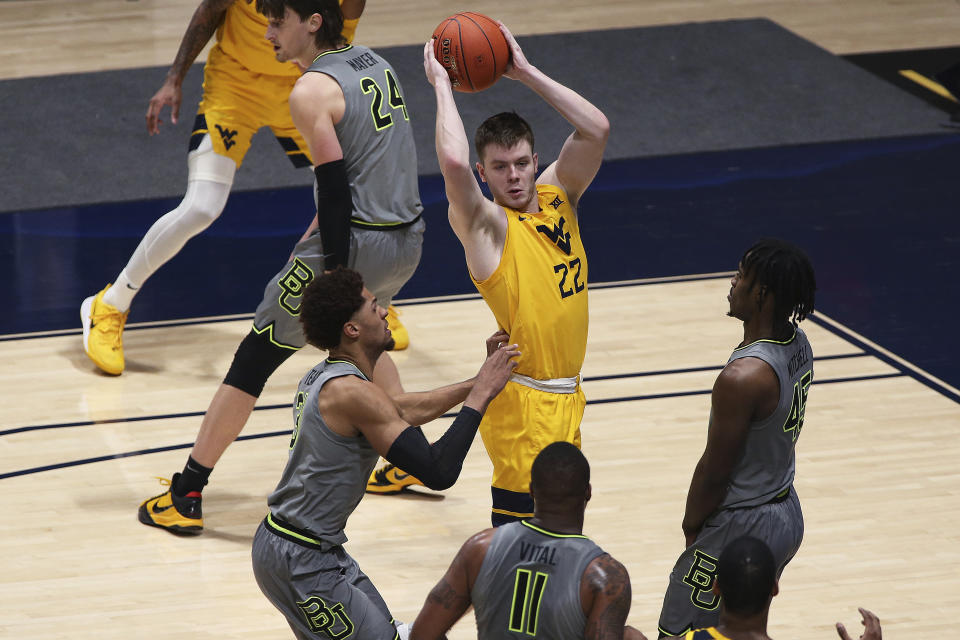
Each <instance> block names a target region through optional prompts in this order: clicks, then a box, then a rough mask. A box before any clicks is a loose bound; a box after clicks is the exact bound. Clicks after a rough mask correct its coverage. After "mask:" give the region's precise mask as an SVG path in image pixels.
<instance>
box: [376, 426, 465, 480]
mask: <svg viewBox="0 0 960 640" xmlns="http://www.w3.org/2000/svg"><path fill="white" fill-rule="evenodd" d="M480 418H481V416H480V414H479V413H478V412H477V411H475V410H474V409H471V408H470V407H463V408H462V409H460V413H459V414H457V418H456V420H454V421H453V424H452V425H450V428H449V429H447V432H446V433H445V434H443V436H442V437H441V438H440V439H439V440H437V441H436V442H434V443H433V444H430V443H428V442H427V439H426V438H425V437H424V435H423V431H422V430H421V429H420V427H407V428H406V429H404V430H403V432H402V433H401V434H400V435H399V436H397V439H396V440H394V441H393V444H392V445H390V450H389V451H387V456H386V457H387V460H388V461H389V462H392V463H393V464H395V465H397V466H398V467H399V468H401V469H403V470H404V471H406V472H407V473H409V474H412V475H414V476H416V477H417V479H418V480H420V482H422V483H423V484H425V485H426V486H428V487H430V488H431V489H433V490H434V491H441V490H443V489H449V488H450V487H452V486H453V483H454V482H456V481H457V478H459V477H460V469H461V468H463V459H464V458H466V457H467V451H469V450H470V445H471V444H472V443H473V438H474V436H476V435H477V428H478V427H479V426H480Z"/></svg>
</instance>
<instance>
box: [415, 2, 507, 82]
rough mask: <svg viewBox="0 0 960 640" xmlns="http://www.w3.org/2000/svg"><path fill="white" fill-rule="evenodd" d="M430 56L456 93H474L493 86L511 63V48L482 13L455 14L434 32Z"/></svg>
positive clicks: (498, 27) (498, 30)
mask: <svg viewBox="0 0 960 640" xmlns="http://www.w3.org/2000/svg"><path fill="white" fill-rule="evenodd" d="M433 38H434V43H433V55H434V56H435V57H436V58H437V60H438V61H439V62H440V64H441V65H443V68H444V69H446V70H447V74H448V75H449V76H450V82H451V83H452V84H453V88H454V89H456V90H457V91H463V92H466V93H473V92H475V91H483V90H484V89H486V88H487V87H490V86H492V85H493V83H494V82H496V81H497V79H499V78H500V76H502V75H503V72H504V71H506V70H507V64H509V62H510V46H509V45H508V44H507V39H506V38H504V37H503V33H501V32H500V26H499V25H498V24H497V22H496V21H495V20H493V19H491V18H488V17H487V16H485V15H483V14H482V13H474V12H473V11H464V12H462V13H457V14H454V15H452V16H450V17H449V18H447V19H446V20H444V21H443V22H441V23H440V24H439V25H437V28H436V29H434V30H433Z"/></svg>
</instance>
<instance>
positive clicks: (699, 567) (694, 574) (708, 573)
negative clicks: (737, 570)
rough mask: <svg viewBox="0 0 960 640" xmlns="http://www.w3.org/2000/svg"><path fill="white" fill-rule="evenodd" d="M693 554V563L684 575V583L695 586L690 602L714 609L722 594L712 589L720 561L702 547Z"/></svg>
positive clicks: (700, 606) (709, 609) (703, 607)
mask: <svg viewBox="0 0 960 640" xmlns="http://www.w3.org/2000/svg"><path fill="white" fill-rule="evenodd" d="M693 555H694V558H693V564H692V565H690V571H688V572H687V575H685V576H683V583H684V584H685V585H688V586H690V587H692V588H693V593H691V594H690V602H692V603H693V604H694V605H695V606H697V607H699V608H701V609H706V610H708V611H713V610H714V609H716V608H717V605H719V604H720V596H718V595H716V594H714V593H713V591H711V589H712V587H713V579H714V578H716V577H717V563H718V561H717V559H716V558H713V557H711V556H708V555H707V554H705V553H704V552H703V551H700V549H695V550H694V552H693Z"/></svg>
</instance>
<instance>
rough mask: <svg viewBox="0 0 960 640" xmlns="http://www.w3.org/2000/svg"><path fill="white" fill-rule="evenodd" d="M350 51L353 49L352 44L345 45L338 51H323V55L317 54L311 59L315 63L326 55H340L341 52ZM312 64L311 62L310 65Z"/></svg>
mask: <svg viewBox="0 0 960 640" xmlns="http://www.w3.org/2000/svg"><path fill="white" fill-rule="evenodd" d="M350 49H353V45H352V44H348V45H345V46H343V47H341V48H340V49H330V50H329V51H324V52H323V53H320V54H317V57H316V58H314V59H313V62H316V61H317V60H319V59H320V58H322V57H323V56H325V55H327V54H328V53H341V52H343V51H350ZM313 62H311V63H310V64H313Z"/></svg>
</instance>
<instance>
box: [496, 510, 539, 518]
mask: <svg viewBox="0 0 960 640" xmlns="http://www.w3.org/2000/svg"><path fill="white" fill-rule="evenodd" d="M490 511H493V512H494V513H501V514H503V515H505V516H514V517H517V518H531V517H533V514H532V513H521V512H519V511H507V510H506V509H497V508H491V509H490Z"/></svg>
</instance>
